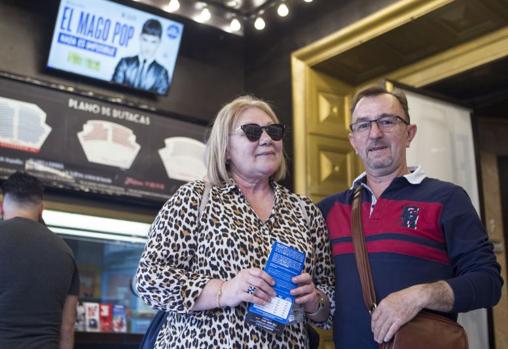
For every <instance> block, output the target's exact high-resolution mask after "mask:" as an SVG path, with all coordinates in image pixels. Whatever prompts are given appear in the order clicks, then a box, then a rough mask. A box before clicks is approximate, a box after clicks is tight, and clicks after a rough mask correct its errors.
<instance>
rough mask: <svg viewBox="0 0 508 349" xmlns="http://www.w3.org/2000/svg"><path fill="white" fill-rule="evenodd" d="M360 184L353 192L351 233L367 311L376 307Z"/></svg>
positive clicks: (370, 311)
mask: <svg viewBox="0 0 508 349" xmlns="http://www.w3.org/2000/svg"><path fill="white" fill-rule="evenodd" d="M361 199H362V186H361V185H358V186H357V187H356V188H355V191H354V194H353V208H352V211H351V235H352V238H353V246H354V248H355V259H356V267H357V269H358V274H359V275H360V283H361V284H362V293H363V302H364V303H365V306H366V307H367V309H368V311H369V313H372V311H373V310H374V309H375V308H376V292H375V290H374V282H373V279H372V271H371V269H370V263H369V258H368V252H367V248H366V246H365V237H364V235H363V227H362V211H361Z"/></svg>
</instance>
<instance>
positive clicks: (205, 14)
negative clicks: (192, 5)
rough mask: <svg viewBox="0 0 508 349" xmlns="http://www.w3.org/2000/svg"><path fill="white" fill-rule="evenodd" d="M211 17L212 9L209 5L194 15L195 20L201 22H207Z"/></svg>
mask: <svg viewBox="0 0 508 349" xmlns="http://www.w3.org/2000/svg"><path fill="white" fill-rule="evenodd" d="M210 18H212V14H211V13H210V10H209V9H208V7H203V9H202V10H201V12H200V13H199V15H197V16H195V17H194V20H195V21H196V22H199V23H205V22H208V21H209V20H210Z"/></svg>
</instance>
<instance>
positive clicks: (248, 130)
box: [237, 124, 285, 142]
mask: <svg viewBox="0 0 508 349" xmlns="http://www.w3.org/2000/svg"><path fill="white" fill-rule="evenodd" d="M238 129H241V130H242V131H243V133H244V134H245V136H246V137H247V139H248V140H249V141H251V142H256V141H258V140H259V138H261V134H262V133H263V130H265V132H266V133H267V134H268V136H270V138H271V139H272V140H274V141H280V140H281V139H282V137H284V129H285V127H284V125H282V124H271V125H267V126H260V125H258V124H245V125H242V126H240V127H239V128H238ZM238 129H237V130H238Z"/></svg>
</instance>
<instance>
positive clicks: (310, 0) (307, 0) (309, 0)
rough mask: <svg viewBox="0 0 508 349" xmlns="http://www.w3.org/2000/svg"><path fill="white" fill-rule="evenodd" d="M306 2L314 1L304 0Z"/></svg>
mask: <svg viewBox="0 0 508 349" xmlns="http://www.w3.org/2000/svg"><path fill="white" fill-rule="evenodd" d="M303 1H304V2H312V0H303Z"/></svg>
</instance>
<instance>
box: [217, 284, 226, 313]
mask: <svg viewBox="0 0 508 349" xmlns="http://www.w3.org/2000/svg"><path fill="white" fill-rule="evenodd" d="M225 283H226V282H225V281H223V280H221V284H220V286H219V289H218V290H217V308H222V306H221V305H220V297H222V286H224V284H225Z"/></svg>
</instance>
